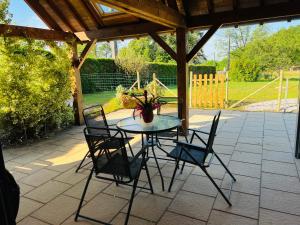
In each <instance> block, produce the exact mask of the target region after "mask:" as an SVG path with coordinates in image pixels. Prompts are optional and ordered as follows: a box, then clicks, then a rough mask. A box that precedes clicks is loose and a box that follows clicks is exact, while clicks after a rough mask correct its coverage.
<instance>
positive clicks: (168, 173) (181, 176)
mask: <svg viewBox="0 0 300 225" xmlns="http://www.w3.org/2000/svg"><path fill="white" fill-rule="evenodd" d="M181 165H182V163H181ZM190 165H191V164H186V166H185V167H184V169H183V171H182V173H180V170H177V172H176V175H175V179H178V180H185V179H186V178H187V177H188V176H189V175H190V173H191V171H192V170H193V167H194V166H190ZM174 169H175V163H174V162H169V163H167V164H166V165H165V166H164V168H163V169H162V170H161V172H162V174H163V176H164V177H170V178H171V177H172V175H173V172H174ZM180 169H181V166H180Z"/></svg>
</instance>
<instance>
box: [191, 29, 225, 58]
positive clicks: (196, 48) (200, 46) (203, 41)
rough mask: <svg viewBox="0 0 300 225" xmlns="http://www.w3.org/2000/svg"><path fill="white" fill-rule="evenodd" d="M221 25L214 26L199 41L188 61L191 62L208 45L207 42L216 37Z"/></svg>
mask: <svg viewBox="0 0 300 225" xmlns="http://www.w3.org/2000/svg"><path fill="white" fill-rule="evenodd" d="M220 26H221V25H220V24H218V25H213V26H212V27H211V28H209V30H208V31H207V32H206V33H205V35H204V36H203V37H202V38H201V39H200V40H199V41H198V43H197V44H196V45H195V46H194V48H193V49H192V50H191V51H190V52H189V54H187V56H186V61H187V62H189V61H190V60H191V59H192V58H193V57H194V56H195V55H196V54H197V52H198V51H199V50H200V49H201V48H202V47H203V46H204V45H205V44H206V42H207V41H208V40H209V39H210V38H211V36H213V35H214V33H215V32H216V31H217V30H218V29H219V27H220Z"/></svg>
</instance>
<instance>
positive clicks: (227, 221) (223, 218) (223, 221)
mask: <svg viewBox="0 0 300 225" xmlns="http://www.w3.org/2000/svg"><path fill="white" fill-rule="evenodd" d="M256 224H257V220H255V219H250V218H246V217H243V216H238V215H233V214H230V213H225V212H221V211H217V210H212V212H211V214H210V217H209V220H208V223H207V225H256Z"/></svg>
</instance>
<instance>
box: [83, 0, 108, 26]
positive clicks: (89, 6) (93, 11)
mask: <svg viewBox="0 0 300 225" xmlns="http://www.w3.org/2000/svg"><path fill="white" fill-rule="evenodd" d="M82 3H83V4H84V6H85V7H86V9H87V10H88V11H89V13H90V14H91V16H92V17H93V18H94V20H95V22H96V24H97V25H98V27H101V26H103V25H104V24H103V21H102V19H101V17H100V15H99V14H98V12H97V11H96V9H95V7H94V6H93V5H92V4H91V2H90V1H89V0H82Z"/></svg>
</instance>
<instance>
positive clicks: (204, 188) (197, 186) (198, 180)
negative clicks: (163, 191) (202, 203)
mask: <svg viewBox="0 0 300 225" xmlns="http://www.w3.org/2000/svg"><path fill="white" fill-rule="evenodd" d="M215 182H216V183H217V185H219V186H220V184H221V180H217V179H215ZM182 190H184V191H190V192H194V193H197V194H203V195H208V196H212V197H216V196H217V194H218V191H217V189H216V187H215V186H214V185H213V184H212V182H211V181H210V180H209V179H208V178H207V177H203V176H198V175H190V176H189V177H188V179H187V180H186V182H185V183H184V185H183V187H182Z"/></svg>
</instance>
